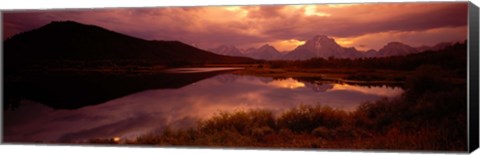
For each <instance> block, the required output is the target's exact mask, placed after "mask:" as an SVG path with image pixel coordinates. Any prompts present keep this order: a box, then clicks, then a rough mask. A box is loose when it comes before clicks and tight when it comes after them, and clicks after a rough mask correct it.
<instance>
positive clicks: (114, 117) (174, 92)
mask: <svg viewBox="0 0 480 155" xmlns="http://www.w3.org/2000/svg"><path fill="white" fill-rule="evenodd" d="M286 88H287V89H286ZM399 93H401V89H400V88H388V87H362V86H353V85H345V84H334V83H320V82H315V81H310V82H307V81H298V80H295V79H293V78H287V79H277V80H275V79H272V78H260V77H254V76H239V75H233V74H222V75H217V76H213V77H210V78H207V79H204V80H201V81H196V82H193V83H191V84H190V85H186V86H184V87H180V88H176V89H150V90H145V91H141V92H137V93H134V94H130V95H127V96H123V97H119V98H116V99H113V100H110V101H107V102H105V103H102V104H98V105H93V106H86V107H82V108H79V109H73V110H53V109H52V108H50V107H48V106H45V105H44V104H40V103H38V102H33V101H31V100H24V99H23V100H21V104H22V106H20V107H19V108H18V109H17V110H15V111H5V120H4V121H5V122H4V123H5V127H4V129H5V130H4V137H5V139H4V140H5V141H6V142H34V141H61V142H70V141H78V140H84V139H90V138H111V137H119V138H121V139H124V138H132V137H135V136H138V135H141V134H144V133H146V132H151V131H157V130H161V129H162V128H163V127H165V126H167V125H168V126H171V127H174V128H176V127H178V128H182V127H188V126H192V125H193V124H194V123H195V122H196V121H197V120H200V119H205V118H208V117H211V116H212V115H213V114H214V113H217V112H220V111H234V110H247V109H252V108H262V109H270V110H272V111H273V112H274V113H275V114H279V113H281V112H282V111H284V110H286V109H289V108H292V107H294V106H297V105H298V104H324V105H328V106H331V107H334V108H341V109H345V110H352V109H354V108H355V107H356V106H358V105H359V103H361V102H364V101H371V100H377V99H380V98H382V97H389V96H390V97H391V96H395V95H398V94H399Z"/></svg>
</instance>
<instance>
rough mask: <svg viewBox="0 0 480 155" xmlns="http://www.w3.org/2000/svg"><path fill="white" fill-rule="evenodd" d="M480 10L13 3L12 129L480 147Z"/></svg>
mask: <svg viewBox="0 0 480 155" xmlns="http://www.w3.org/2000/svg"><path fill="white" fill-rule="evenodd" d="M467 11H468V3H466V2H451V3H365V4H312V5H256V6H253V5H252V6H248V5H246V6H193V7H155V8H105V9H65V10H24V11H5V12H3V14H2V16H3V21H2V27H3V36H2V42H3V49H2V54H3V58H4V59H3V86H4V90H3V101H2V103H3V116H2V118H3V141H4V142H5V143H23V144H67V145H113V146H148V147H208V148H253V149H255V148H257V149H258V148H262V149H263V148H267V149H285V148H288V149H308V150H311V149H340V150H342V149H345V150H387V151H388V150H418V151H466V150H467V115H466V114H467V82H466V80H467V77H466V76H467V45H466V44H467Z"/></svg>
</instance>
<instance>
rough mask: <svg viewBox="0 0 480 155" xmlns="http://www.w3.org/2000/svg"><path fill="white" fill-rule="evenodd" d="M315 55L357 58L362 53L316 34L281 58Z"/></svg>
mask: <svg viewBox="0 0 480 155" xmlns="http://www.w3.org/2000/svg"><path fill="white" fill-rule="evenodd" d="M315 57H320V58H328V57H336V58H357V57H362V53H360V52H358V51H357V50H356V49H355V48H344V47H342V46H340V45H339V44H337V43H336V42H335V40H334V39H333V38H330V37H328V36H325V35H317V36H315V37H313V38H312V39H310V40H307V41H306V42H305V44H303V45H300V46H298V47H297V48H295V49H294V50H293V51H292V52H290V53H288V54H286V55H285V56H284V57H283V58H284V59H287V60H306V59H310V58H315Z"/></svg>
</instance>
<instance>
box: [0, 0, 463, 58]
mask: <svg viewBox="0 0 480 155" xmlns="http://www.w3.org/2000/svg"><path fill="white" fill-rule="evenodd" d="M467 6H468V5H467V3H466V2H450V3H445V2H443V3H370V4H337V5H326V4H321V5H263V6H214V7H159V8H117V9H83V10H41V11H40V10H35V11H32V10H31V11H15V12H13V11H12V12H4V14H3V19H4V21H3V24H4V25H3V28H4V31H3V32H4V36H3V39H5V38H8V37H11V36H13V35H15V34H17V33H19V32H23V31H28V30H31V29H34V28H38V27H41V26H43V25H45V24H48V23H49V22H51V21H63V20H73V21H77V22H81V23H85V24H93V25H98V26H101V27H104V28H107V29H110V30H113V31H117V32H120V33H125V34H128V35H131V36H135V37H139V38H143V39H147V40H179V41H182V42H185V43H188V44H191V45H194V46H197V47H200V48H203V49H208V48H213V47H216V46H219V45H221V44H229V45H235V46H237V47H239V48H249V47H259V46H261V45H263V44H267V43H268V44H270V45H273V46H275V47H276V48H277V49H278V50H280V51H290V50H293V49H294V48H295V47H296V46H298V45H301V44H303V43H304V41H305V40H308V39H310V38H312V37H313V36H315V35H328V36H331V37H334V38H335V39H336V41H337V43H339V44H341V45H342V46H345V47H352V46H353V47H356V48H357V49H360V50H368V49H372V48H373V49H379V48H381V47H382V46H384V45H385V44H386V43H388V42H392V41H400V42H404V43H406V44H409V45H412V46H421V45H430V46H431V45H434V44H436V43H439V42H452V41H463V40H465V39H467V8H468V7H467Z"/></svg>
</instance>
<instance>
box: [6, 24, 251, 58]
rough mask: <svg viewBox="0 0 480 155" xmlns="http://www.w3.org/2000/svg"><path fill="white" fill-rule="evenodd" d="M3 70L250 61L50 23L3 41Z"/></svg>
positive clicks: (98, 29) (170, 43)
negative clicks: (66, 64)
mask: <svg viewBox="0 0 480 155" xmlns="http://www.w3.org/2000/svg"><path fill="white" fill-rule="evenodd" d="M4 47H5V48H4V53H5V60H6V61H5V62H6V66H7V67H9V65H19V63H20V62H23V63H25V62H29V63H30V62H39V61H52V60H53V61H55V60H57V61H59V60H60V61H65V60H75V61H82V62H92V61H97V60H110V61H141V62H151V63H155V64H171V63H194V64H198V63H201V64H205V63H250V62H253V61H254V60H253V59H250V58H244V57H231V56H222V55H218V54H214V53H210V52H207V51H204V50H201V49H198V48H195V47H193V46H190V45H187V44H184V43H182V42H179V41H149V40H143V39H139V38H135V37H131V36H128V35H124V34H121V33H117V32H113V31H110V30H107V29H104V28H101V27H98V26H94V25H85V24H81V23H77V22H74V21H61V22H51V23H49V24H47V25H45V26H43V27H40V28H38V29H34V30H31V31H28V32H23V33H20V34H17V35H15V36H13V37H11V38H8V39H7V40H5V41H4Z"/></svg>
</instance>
